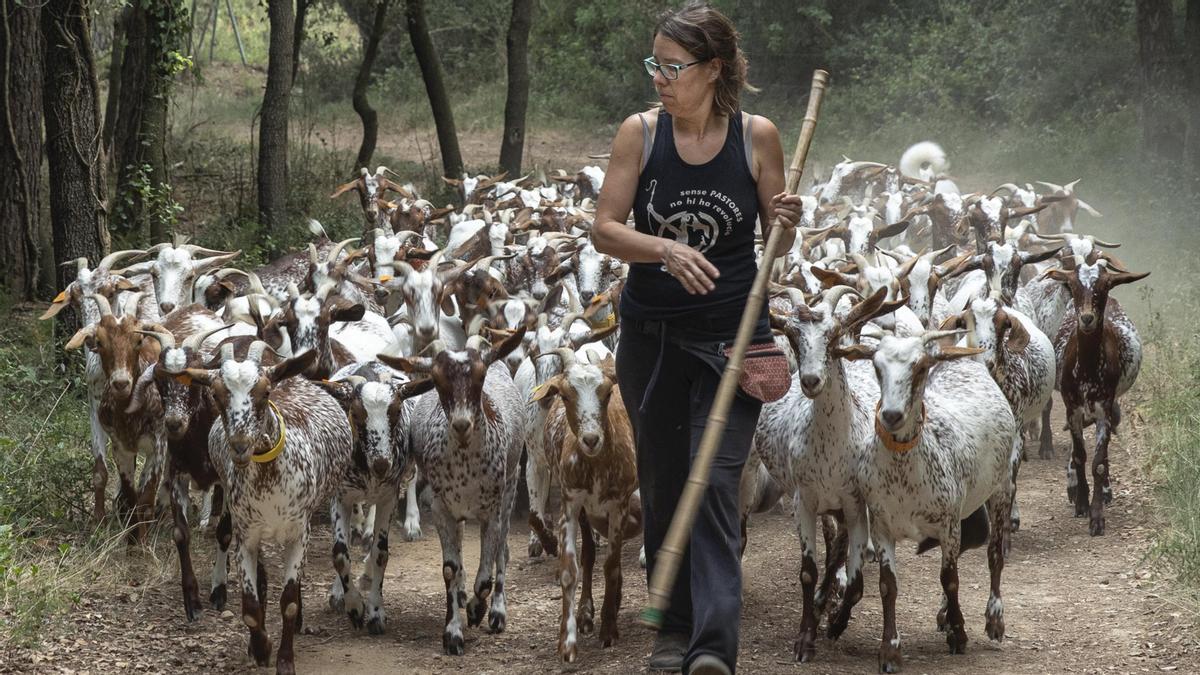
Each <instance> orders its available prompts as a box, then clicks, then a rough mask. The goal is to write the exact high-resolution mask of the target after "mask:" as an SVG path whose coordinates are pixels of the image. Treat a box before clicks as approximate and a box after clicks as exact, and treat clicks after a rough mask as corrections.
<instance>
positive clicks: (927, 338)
mask: <svg viewBox="0 0 1200 675" xmlns="http://www.w3.org/2000/svg"><path fill="white" fill-rule="evenodd" d="M965 332H966V331H964V330H961V329H958V330H932V331H929V332H927V333H925V334H924V335H922V336H921V343H922V344H926V345H927V344H929V343H930V342H936V341H937V340H941V339H942V338H947V337H958V336H960V335H962V334H963V333H965Z"/></svg>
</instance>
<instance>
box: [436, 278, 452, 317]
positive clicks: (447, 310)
mask: <svg viewBox="0 0 1200 675" xmlns="http://www.w3.org/2000/svg"><path fill="white" fill-rule="evenodd" d="M454 289H455V282H450V283H449V284H446V285H445V286H443V287H442V297H441V300H440V301H439V304H441V306H442V313H443V314H445V315H447V316H451V315H453V314H454Z"/></svg>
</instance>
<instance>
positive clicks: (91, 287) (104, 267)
mask: <svg viewBox="0 0 1200 675" xmlns="http://www.w3.org/2000/svg"><path fill="white" fill-rule="evenodd" d="M144 253H145V252H144V251H139V250H124V251H114V252H112V253H110V254H108V255H106V256H104V258H103V259H101V260H100V263H99V264H98V265H96V268H95V269H88V261H87V258H77V259H75V260H68V261H67V262H64V263H62V264H63V265H64V266H65V265H75V279H74V280H73V281H72V282H71V283H69V284H67V287H66V288H65V289H63V291H62V292H61V293H59V294H58V295H57V296H56V297H55V298H54V300H53V302H51V303H50V307H48V308H47V309H46V312H45V313H44V314H42V315H41V317H39V319H41V320H43V321H44V320H46V319H50V318H52V317H54V316H56V315H57V314H58V313H59V312H61V311H62V310H63V309H65V308H66V307H68V306H71V307H74V308H75V312H76V313H77V314H78V315H79V320H80V324H81V325H82V326H94V325H96V324H97V323H99V322H100V309H99V306H98V305H97V304H96V303H92V302H88V301H87V300H88V296H89V295H99V296H103V297H105V298H109V299H111V298H113V297H115V296H116V294H117V293H118V292H119V291H124V290H136V289H137V286H136V285H135V284H133V283H132V282H131V281H129V280H128V279H126V278H125V277H122V276H119V275H114V274H112V272H111V270H112V267H113V266H114V265H116V264H117V261H119V260H121V259H122V258H128V257H134V256H139V255H143V254H144ZM84 373H85V379H86V381H87V403H88V422H89V423H90V426H91V451H92V460H93V461H92V493H93V497H94V502H93V505H92V524H93V525H99V524H100V522H101V521H103V520H104V516H105V514H106V508H105V506H104V501H105V494H104V493H105V490H106V489H107V487H108V465H107V464H106V462H105V457H106V456H107V455H108V434H107V433H106V432H105V431H104V426H103V425H102V424H100V401H101V398H102V397H103V395H104V388H105V382H106V380H105V377H104V367H103V365H102V364H101V363H100V355H99V354H98V353H96V352H95V351H94V350H90V349H89V350H88V352H87V356H86V357H85V368H84Z"/></svg>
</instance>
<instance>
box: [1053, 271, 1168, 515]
mask: <svg viewBox="0 0 1200 675" xmlns="http://www.w3.org/2000/svg"><path fill="white" fill-rule="evenodd" d="M1149 275H1150V273H1149V272H1146V273H1143V274H1131V273H1129V272H1126V271H1124V270H1119V269H1115V268H1114V269H1109V263H1108V261H1107V260H1103V259H1101V260H1098V261H1096V262H1095V263H1088V262H1087V261H1085V260H1084V259H1083V258H1076V260H1075V268H1074V269H1073V270H1070V271H1067V270H1059V269H1052V270H1048V271H1046V273H1045V276H1046V277H1049V278H1051V279H1055V280H1057V281H1059V282H1060V283H1062V284H1064V285H1066V286H1067V288H1068V289H1069V290H1070V291H1071V296H1072V299H1073V300H1074V307H1073V308H1072V309H1071V310H1070V311H1069V312H1068V313H1067V315H1066V317H1065V318H1064V319H1063V322H1062V327H1061V328H1060V329H1059V331H1058V336H1057V337H1056V339H1055V341H1054V350H1055V354H1056V356H1057V357H1058V382H1057V385H1058V391H1059V393H1060V394H1062V398H1063V404H1064V405H1065V406H1066V408H1067V426H1068V428H1069V429H1070V430H1071V445H1072V452H1071V461H1070V464H1068V466H1067V498H1068V499H1070V500H1071V502H1073V503H1074V504H1075V516H1076V517H1077V518H1078V517H1081V516H1083V515H1085V514H1086V515H1088V516H1089V522H1088V531H1089V532H1090V533H1091V535H1092V536H1099V535H1102V534H1104V505H1105V504H1106V503H1107V502H1110V501H1112V490H1111V488H1110V487H1109V472H1108V443H1109V440H1110V439H1111V438H1112V434H1114V433H1116V431H1117V426H1118V425H1119V424H1120V423H1121V405H1120V403H1119V401H1118V399H1119V398H1120V397H1121V395H1122V394H1124V393H1125V392H1127V391H1129V388H1130V387H1132V386H1133V383H1134V381H1135V380H1137V376H1138V371H1139V370H1141V365H1142V342H1141V338H1139V337H1138V332H1137V328H1135V327H1134V325H1133V322H1132V321H1130V320H1129V317H1128V316H1126V314H1125V311H1124V310H1123V309H1121V304H1120V303H1119V302H1117V300H1116V298H1110V297H1109V292H1110V291H1111V290H1112V289H1113V288H1115V287H1117V286H1119V285H1121V284H1130V283H1133V282H1135V281H1140V280H1141V279H1145V278H1146V277H1147V276H1149ZM1093 421H1094V422H1095V424H1096V453H1095V456H1094V457H1093V458H1092V480H1093V481H1094V483H1093V485H1092V496H1091V503H1090V505H1089V501H1088V480H1087V474H1085V473H1084V464H1085V463H1086V462H1087V449H1086V447H1085V446H1084V441H1083V428H1084V426H1086V425H1087V424H1090V423H1091V422H1093Z"/></svg>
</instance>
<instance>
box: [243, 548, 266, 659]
mask: <svg viewBox="0 0 1200 675" xmlns="http://www.w3.org/2000/svg"><path fill="white" fill-rule="evenodd" d="M258 555H259V552H258V551H256V550H252V548H251V547H250V546H249V545H248V544H246V543H245V542H242V544H241V546H240V547H239V551H238V560H239V567H240V568H241V571H242V622H243V623H245V624H246V627H247V628H249V629H250V644H249V645H248V646H247V648H246V653H247V654H248V655H249V656H250V658H252V659H254V662H255V663H256V664H258V665H260V666H266V665H268V664H269V663H270V662H271V638H269V637H267V629H266V625H265V621H264V619H265V617H266V611H265V610H266V608H265V607H264V605H265V604H266V596H264V595H263V594H262V591H265V590H266V576H267V575H266V570H264V569H263V566H262V563H261V562H259V561H258Z"/></svg>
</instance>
